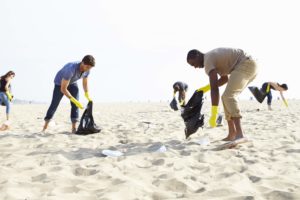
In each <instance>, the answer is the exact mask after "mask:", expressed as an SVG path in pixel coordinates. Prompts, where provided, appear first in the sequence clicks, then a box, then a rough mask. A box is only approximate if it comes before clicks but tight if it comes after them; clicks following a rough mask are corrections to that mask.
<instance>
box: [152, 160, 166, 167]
mask: <svg viewBox="0 0 300 200" xmlns="http://www.w3.org/2000/svg"><path fill="white" fill-rule="evenodd" d="M164 164H165V160H164V159H157V160H153V161H152V165H155V166H161V165H164Z"/></svg>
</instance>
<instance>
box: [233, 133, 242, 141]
mask: <svg viewBox="0 0 300 200" xmlns="http://www.w3.org/2000/svg"><path fill="white" fill-rule="evenodd" d="M242 138H245V137H244V134H243V133H238V134H236V136H235V138H234V140H238V139H242Z"/></svg>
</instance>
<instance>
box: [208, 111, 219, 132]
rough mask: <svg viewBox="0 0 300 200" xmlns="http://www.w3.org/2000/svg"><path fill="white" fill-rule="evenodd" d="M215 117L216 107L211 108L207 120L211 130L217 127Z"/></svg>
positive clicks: (216, 113)
mask: <svg viewBox="0 0 300 200" xmlns="http://www.w3.org/2000/svg"><path fill="white" fill-rule="evenodd" d="M217 115H218V106H212V107H211V116H210V119H209V125H210V127H212V128H214V127H216V126H217Z"/></svg>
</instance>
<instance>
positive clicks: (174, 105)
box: [170, 97, 178, 111]
mask: <svg viewBox="0 0 300 200" xmlns="http://www.w3.org/2000/svg"><path fill="white" fill-rule="evenodd" d="M170 107H171V108H172V109H173V110H175V111H177V110H178V106H177V101H176V98H175V97H174V98H173V100H172V101H171V103H170Z"/></svg>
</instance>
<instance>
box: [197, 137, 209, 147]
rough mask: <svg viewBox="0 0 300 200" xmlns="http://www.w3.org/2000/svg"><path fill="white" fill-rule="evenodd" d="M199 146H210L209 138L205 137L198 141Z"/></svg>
mask: <svg viewBox="0 0 300 200" xmlns="http://www.w3.org/2000/svg"><path fill="white" fill-rule="evenodd" d="M197 144H200V145H202V146H207V145H209V144H210V141H209V139H208V137H204V138H201V139H200V140H198V141H197Z"/></svg>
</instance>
